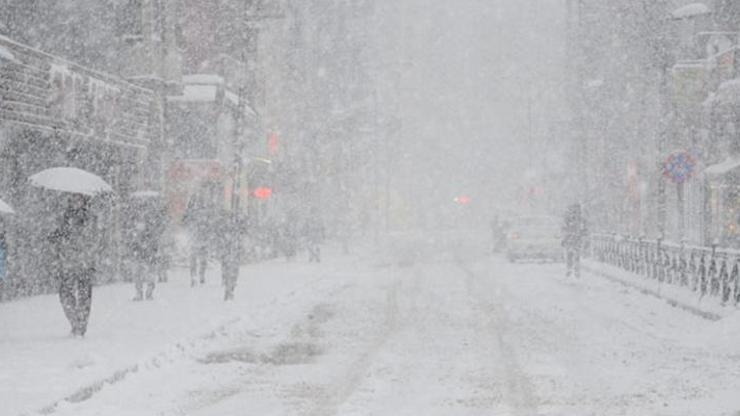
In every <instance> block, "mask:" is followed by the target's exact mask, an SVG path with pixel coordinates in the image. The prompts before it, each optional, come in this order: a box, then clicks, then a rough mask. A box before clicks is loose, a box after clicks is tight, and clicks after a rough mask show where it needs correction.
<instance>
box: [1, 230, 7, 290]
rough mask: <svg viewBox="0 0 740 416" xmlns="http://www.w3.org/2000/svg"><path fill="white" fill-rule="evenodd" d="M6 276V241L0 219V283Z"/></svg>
mask: <svg viewBox="0 0 740 416" xmlns="http://www.w3.org/2000/svg"><path fill="white" fill-rule="evenodd" d="M7 274H8V241H7V240H6V238H5V224H4V223H3V220H2V218H0V283H2V282H4V281H5V276H7Z"/></svg>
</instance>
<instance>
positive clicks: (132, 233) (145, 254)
mask: <svg viewBox="0 0 740 416" xmlns="http://www.w3.org/2000/svg"><path fill="white" fill-rule="evenodd" d="M161 205H162V204H161V203H160V201H159V200H158V199H157V198H147V199H143V200H138V201H137V200H135V201H132V204H131V207H132V209H133V210H134V212H133V213H132V214H133V216H132V223H131V224H130V225H129V229H128V230H127V232H128V233H129V238H128V242H129V251H130V253H131V256H132V260H133V261H134V262H135V265H134V275H133V280H134V286H135V287H136V296H135V297H134V300H135V301H139V300H142V299H144V296H145V295H144V285H145V284H146V299H147V300H151V299H152V298H153V293H154V288H155V284H156V283H155V281H156V277H157V275H158V273H159V264H158V263H159V261H160V251H161V249H162V247H161V246H162V235H163V234H164V231H165V227H166V215H167V214H166V212H165V210H164V208H163V207H162V206H161Z"/></svg>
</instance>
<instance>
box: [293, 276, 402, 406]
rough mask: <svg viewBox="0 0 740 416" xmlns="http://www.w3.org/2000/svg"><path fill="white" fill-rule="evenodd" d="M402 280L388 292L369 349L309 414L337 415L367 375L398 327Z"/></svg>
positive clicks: (396, 282)
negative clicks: (376, 330)
mask: <svg viewBox="0 0 740 416" xmlns="http://www.w3.org/2000/svg"><path fill="white" fill-rule="evenodd" d="M400 284H401V282H400V280H396V281H395V282H394V283H393V284H392V285H391V286H390V287H389V288H388V289H387V293H386V300H385V307H384V319H383V323H382V330H381V332H380V333H379V334H378V335H377V336H376V337H375V339H374V340H373V342H372V343H370V345H369V346H368V347H367V349H366V350H365V351H364V352H363V353H362V354H361V355H360V356H359V357H358V358H357V359H356V360H355V361H354V362H352V364H351V365H350V366H349V368H348V369H347V371H346V372H345V373H344V375H343V376H342V377H341V378H340V379H339V381H338V382H337V383H336V384H335V386H334V388H333V389H332V390H331V391H330V392H329V394H328V395H326V396H325V397H324V398H323V400H321V401H319V402H318V403H316V405H315V406H314V407H313V408H312V409H311V410H310V411H309V412H308V413H307V415H309V416H329V415H336V414H337V413H338V411H339V407H340V406H341V405H342V404H343V403H344V402H345V401H346V400H347V399H348V398H349V397H350V396H351V395H352V393H354V392H355V390H357V388H358V387H359V386H360V384H361V383H362V380H363V379H364V378H365V377H366V374H367V370H368V369H369V368H370V366H371V365H372V363H373V360H374V359H375V357H376V356H377V354H378V352H380V350H381V349H382V348H383V346H384V345H385V344H386V343H387V342H388V340H389V339H390V337H391V335H392V334H393V333H394V332H395V331H396V329H397V328H398V316H399V307H398V290H399V287H400Z"/></svg>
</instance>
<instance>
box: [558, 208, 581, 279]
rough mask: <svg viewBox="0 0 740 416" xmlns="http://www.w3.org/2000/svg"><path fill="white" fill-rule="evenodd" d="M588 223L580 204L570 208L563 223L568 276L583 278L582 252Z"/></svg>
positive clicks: (563, 243)
mask: <svg viewBox="0 0 740 416" xmlns="http://www.w3.org/2000/svg"><path fill="white" fill-rule="evenodd" d="M586 234H587V229H586V222H585V221H584V219H583V214H582V212H581V205H580V204H573V205H571V206H569V207H568V211H567V212H566V214H565V221H564V223H563V242H562V245H563V248H564V249H565V259H566V267H567V269H566V270H567V271H566V276H568V277H570V276H571V275H575V277H580V276H581V251H582V250H583V244H584V240H585V238H586Z"/></svg>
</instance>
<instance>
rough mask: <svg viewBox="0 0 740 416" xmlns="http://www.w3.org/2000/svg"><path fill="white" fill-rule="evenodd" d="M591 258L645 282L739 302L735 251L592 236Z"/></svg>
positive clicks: (739, 267) (739, 262) (739, 277)
mask: <svg viewBox="0 0 740 416" xmlns="http://www.w3.org/2000/svg"><path fill="white" fill-rule="evenodd" d="M591 255H592V257H593V258H594V259H595V260H597V261H599V262H602V263H606V264H610V265H612V266H616V267H619V268H621V269H623V270H625V271H628V272H631V273H634V274H636V275H639V276H642V277H644V278H646V279H652V280H655V281H658V282H660V283H665V284H669V285H675V286H679V287H685V288H686V289H687V290H690V291H692V292H695V293H696V294H697V295H698V296H699V297H700V298H703V297H705V296H710V297H713V298H717V299H719V300H720V302H721V303H722V304H723V305H726V304H733V305H735V306H737V305H738V304H739V303H740V251H738V250H731V249H723V248H719V247H717V246H716V245H714V246H712V247H702V246H692V245H687V244H685V243H681V244H675V243H671V242H666V241H663V240H661V239H656V240H649V239H646V238H643V237H640V238H632V237H624V236H620V235H615V234H613V235H604V234H601V235H594V236H592V237H591Z"/></svg>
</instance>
